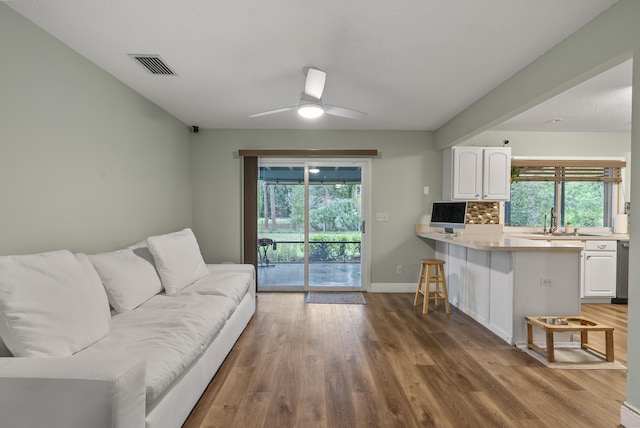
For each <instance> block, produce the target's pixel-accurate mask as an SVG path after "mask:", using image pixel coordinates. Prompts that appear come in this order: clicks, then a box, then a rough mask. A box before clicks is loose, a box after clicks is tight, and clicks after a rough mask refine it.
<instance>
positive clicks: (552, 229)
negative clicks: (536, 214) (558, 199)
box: [549, 207, 558, 235]
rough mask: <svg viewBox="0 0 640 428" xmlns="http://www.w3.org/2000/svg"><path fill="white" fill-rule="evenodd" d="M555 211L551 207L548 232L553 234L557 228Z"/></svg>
mask: <svg viewBox="0 0 640 428" xmlns="http://www.w3.org/2000/svg"><path fill="white" fill-rule="evenodd" d="M557 219H558V218H557V216H556V211H555V210H554V209H553V207H551V224H550V225H549V233H550V234H552V235H553V234H554V233H556V231H557V230H558V225H557V224H556V223H557Z"/></svg>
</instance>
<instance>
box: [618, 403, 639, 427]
mask: <svg viewBox="0 0 640 428" xmlns="http://www.w3.org/2000/svg"><path fill="white" fill-rule="evenodd" d="M620 425H622V426H623V427H626V428H637V427H640V411H639V410H638V409H635V408H633V407H632V406H631V405H630V404H629V403H627V402H626V401H625V402H624V403H623V404H622V406H621V407H620Z"/></svg>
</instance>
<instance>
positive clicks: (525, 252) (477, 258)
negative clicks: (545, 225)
mask: <svg viewBox="0 0 640 428" xmlns="http://www.w3.org/2000/svg"><path fill="white" fill-rule="evenodd" d="M465 232H467V233H464V234H460V235H457V236H452V235H451V234H448V235H445V234H443V233H438V232H433V231H424V230H419V229H416V235H417V236H419V237H420V238H421V239H424V240H427V241H431V242H434V243H435V253H436V254H435V256H436V258H439V259H443V260H444V261H445V263H446V265H445V271H446V278H447V288H448V290H449V301H450V303H451V304H452V305H454V306H455V307H457V308H458V309H459V310H460V311H462V312H464V313H465V314H467V315H469V316H470V317H471V318H473V319H474V320H476V321H477V322H479V323H480V324H482V325H483V326H485V327H486V328H488V329H489V330H491V331H492V332H493V333H495V334H496V335H497V336H498V337H500V338H502V339H503V340H504V341H506V342H507V343H509V344H512V345H513V344H519V343H525V342H526V340H527V332H526V323H525V316H527V315H549V316H571V315H576V314H579V313H580V260H581V258H580V252H581V251H582V250H583V249H584V243H583V242H580V241H579V242H575V241H574V242H572V241H571V240H555V239H554V240H548V239H546V237H543V238H545V239H539V240H538V239H527V238H525V237H523V236H521V235H520V236H514V235H507V234H501V233H496V234H474V233H469V231H465ZM580 238H582V237H580ZM537 334H540V333H539V332H537V333H536V335H537ZM534 339H536V340H543V339H544V338H543V337H535V338H534ZM560 339H562V338H560ZM567 340H570V338H569V336H567Z"/></svg>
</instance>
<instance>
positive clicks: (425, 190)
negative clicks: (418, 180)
mask: <svg viewBox="0 0 640 428" xmlns="http://www.w3.org/2000/svg"><path fill="white" fill-rule="evenodd" d="M424 194H425V195H428V194H429V186H424Z"/></svg>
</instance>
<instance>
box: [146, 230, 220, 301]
mask: <svg viewBox="0 0 640 428" xmlns="http://www.w3.org/2000/svg"><path fill="white" fill-rule="evenodd" d="M147 244H149V251H151V254H152V255H153V260H154V261H155V263H156V269H157V270H158V274H159V275H160V279H161V280H162V285H163V286H164V289H165V291H166V293H167V294H175V293H177V292H179V291H180V290H182V289H183V288H185V287H187V286H189V285H191V284H193V283H194V282H195V281H197V280H198V279H200V278H202V277H204V276H205V275H207V274H208V273H209V272H208V270H207V266H206V265H205V264H204V260H203V258H202V254H201V253H200V247H199V246H198V241H196V237H195V236H194V234H193V232H192V231H191V229H184V230H181V231H180V232H174V233H168V234H166V235H159V236H151V237H149V238H147Z"/></svg>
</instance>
